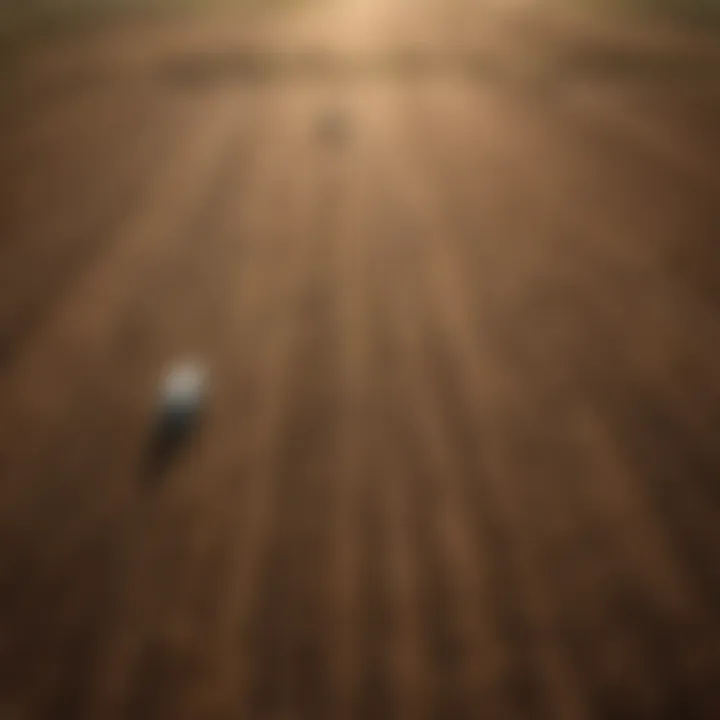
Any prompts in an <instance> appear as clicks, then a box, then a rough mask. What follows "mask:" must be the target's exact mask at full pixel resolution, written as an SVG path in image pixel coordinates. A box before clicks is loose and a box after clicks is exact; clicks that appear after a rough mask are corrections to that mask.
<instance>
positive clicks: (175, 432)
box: [148, 361, 207, 474]
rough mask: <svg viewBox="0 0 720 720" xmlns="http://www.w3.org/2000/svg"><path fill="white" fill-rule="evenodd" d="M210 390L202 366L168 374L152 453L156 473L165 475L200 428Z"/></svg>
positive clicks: (184, 365) (191, 365)
mask: <svg viewBox="0 0 720 720" xmlns="http://www.w3.org/2000/svg"><path fill="white" fill-rule="evenodd" d="M206 391H207V372H206V370H205V369H204V368H203V367H202V366H201V365H199V364H198V363H194V362H189V361H188V362H183V363H178V364H176V365H174V366H172V367H171V368H170V369H169V370H168V371H167V372H166V373H165V374H164V376H163V378H162V380H161V383H160V388H159V398H158V405H159V407H158V409H157V419H156V422H155V428H154V432H153V437H152V438H151V441H150V448H149V453H148V455H149V456H148V464H149V470H150V471H151V472H152V473H153V474H157V473H161V472H162V471H163V470H164V469H165V468H166V467H167V466H168V465H169V464H170V462H171V461H172V459H173V458H174V457H175V455H176V454H177V452H178V451H179V450H180V448H181V447H182V446H183V445H184V443H185V441H186V440H187V439H188V438H189V436H190V434H191V432H192V431H193V430H194V429H195V428H196V427H197V424H198V422H199V420H200V415H201V412H202V409H203V405H204V401H205V394H206Z"/></svg>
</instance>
